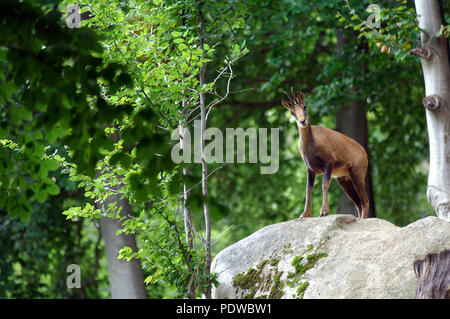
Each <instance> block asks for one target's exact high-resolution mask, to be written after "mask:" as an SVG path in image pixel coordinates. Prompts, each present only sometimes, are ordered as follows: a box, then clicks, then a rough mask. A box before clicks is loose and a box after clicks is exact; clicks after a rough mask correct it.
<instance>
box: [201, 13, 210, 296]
mask: <svg viewBox="0 0 450 319" xmlns="http://www.w3.org/2000/svg"><path fill="white" fill-rule="evenodd" d="M198 19H199V35H200V49H201V50H202V51H203V54H204V52H205V48H204V39H203V37H204V29H203V27H204V26H203V23H204V21H203V14H202V9H201V5H199V10H198ZM205 83H206V65H205V63H203V65H202V67H201V68H200V83H199V84H200V87H201V88H203V86H204V85H205ZM199 98H200V123H201V124H200V125H201V129H200V130H201V156H202V196H203V214H204V218H205V275H206V276H207V277H208V276H209V275H210V272H211V220H210V216H209V207H208V204H207V196H208V164H207V163H206V153H205V132H206V124H207V123H206V101H205V93H203V92H201V93H200V97H199ZM205 298H207V299H211V281H210V280H209V279H208V287H207V288H206V290H205Z"/></svg>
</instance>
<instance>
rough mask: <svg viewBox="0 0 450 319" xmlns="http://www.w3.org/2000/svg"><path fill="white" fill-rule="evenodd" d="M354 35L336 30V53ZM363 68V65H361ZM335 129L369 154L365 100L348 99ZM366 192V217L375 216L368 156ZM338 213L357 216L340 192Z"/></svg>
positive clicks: (341, 50)
mask: <svg viewBox="0 0 450 319" xmlns="http://www.w3.org/2000/svg"><path fill="white" fill-rule="evenodd" d="M354 40H356V37H354V38H350V37H347V36H346V34H345V30H343V29H338V31H337V50H338V54H345V45H346V44H347V43H348V41H354ZM362 68H363V69H365V65H364V66H362ZM336 130H337V131H339V132H341V133H343V134H345V135H347V136H349V137H351V138H353V139H354V140H356V141H357V142H358V143H359V144H361V145H362V146H363V147H364V149H365V150H366V152H367V155H368V156H369V141H368V136H369V133H368V126H367V117H366V102H365V101H364V100H363V99H360V100H354V101H350V102H349V104H348V105H343V106H342V107H341V109H340V110H339V112H338V114H337V116H336ZM365 188H366V194H367V197H368V198H369V214H368V217H375V200H374V196H373V188H372V174H371V164H370V156H369V167H368V168H367V174H366V179H365ZM338 214H353V215H355V216H358V211H357V209H356V207H355V204H353V202H352V201H351V200H350V198H348V196H347V195H346V194H345V193H344V192H342V194H341V196H340V198H339V205H338Z"/></svg>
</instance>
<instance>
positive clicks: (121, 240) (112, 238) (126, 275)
mask: <svg viewBox="0 0 450 319" xmlns="http://www.w3.org/2000/svg"><path fill="white" fill-rule="evenodd" d="M111 139H112V140H113V141H114V143H117V142H118V141H119V134H118V132H117V130H116V132H115V133H113V134H111ZM113 189H115V190H119V189H120V185H118V186H115V187H113ZM120 197H121V195H119V194H117V195H111V196H109V197H108V198H107V199H106V200H105V201H104V202H103V203H102V205H101V207H99V206H100V205H98V204H97V205H96V206H97V208H100V209H102V210H103V209H105V208H106V207H108V205H109V204H110V203H113V202H116V203H117V204H116V207H117V210H118V209H119V208H120V207H122V210H121V211H120V214H119V215H120V216H131V206H130V203H129V202H128V200H127V199H126V198H123V199H120ZM100 228H101V232H102V236H103V241H104V243H105V253H106V259H107V261H108V278H109V290H110V292H111V297H112V298H113V299H146V298H147V292H146V290H145V284H144V274H143V272H142V269H141V264H140V262H139V260H137V259H135V258H133V259H132V260H130V261H125V260H120V259H117V257H118V255H119V251H120V249H122V248H124V247H130V248H131V249H132V250H133V252H135V251H137V246H136V240H135V238H134V235H132V234H128V235H127V234H125V233H121V234H119V235H116V233H117V231H118V230H119V229H122V228H123V227H122V221H119V220H117V219H112V218H109V217H103V218H101V219H100Z"/></svg>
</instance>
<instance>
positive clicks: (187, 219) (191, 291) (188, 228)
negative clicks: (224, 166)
mask: <svg viewBox="0 0 450 319" xmlns="http://www.w3.org/2000/svg"><path fill="white" fill-rule="evenodd" d="M184 108H185V103H184V101H183V102H182V112H183V113H184V111H185V109H184ZM179 128H180V129H179V132H180V148H181V151H182V152H183V154H184V153H185V152H190V150H188V148H189V147H190V145H187V142H186V141H185V139H184V138H185V136H186V130H187V128H186V127H185V126H184V125H183V124H182V122H181V121H180V127H179ZM188 174H189V172H188V169H187V168H186V167H184V168H183V176H187V175H188ZM189 195H190V193H189V190H188V187H187V185H186V183H183V219H184V231H185V233H186V244H187V247H188V249H189V251H191V250H192V249H194V234H193V226H192V219H191V210H190V209H189V204H188V200H189ZM194 277H195V273H191V278H190V281H189V283H188V297H189V298H190V299H195V278H194Z"/></svg>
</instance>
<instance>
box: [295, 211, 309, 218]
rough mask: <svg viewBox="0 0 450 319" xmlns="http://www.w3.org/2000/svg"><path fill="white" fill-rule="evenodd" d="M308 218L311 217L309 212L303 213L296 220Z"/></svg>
mask: <svg viewBox="0 0 450 319" xmlns="http://www.w3.org/2000/svg"><path fill="white" fill-rule="evenodd" d="M308 217H311V212H309V213H306V212H303V213H302V214H301V215H300V217H299V218H298V219H302V218H308Z"/></svg>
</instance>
